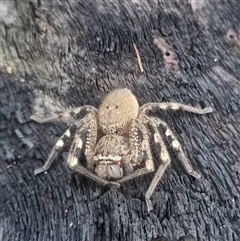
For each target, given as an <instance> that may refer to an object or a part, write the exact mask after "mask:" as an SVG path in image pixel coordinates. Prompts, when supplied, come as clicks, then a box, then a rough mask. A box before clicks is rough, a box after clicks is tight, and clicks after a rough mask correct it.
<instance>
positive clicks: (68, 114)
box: [30, 105, 97, 124]
mask: <svg viewBox="0 0 240 241" xmlns="http://www.w3.org/2000/svg"><path fill="white" fill-rule="evenodd" d="M82 111H85V112H95V113H96V112H97V109H96V108H94V107H93V106H90V105H85V106H81V107H77V108H74V109H71V110H67V111H64V112H60V113H58V114H51V116H50V117H48V118H45V117H44V115H43V116H39V115H35V114H34V115H31V116H30V119H31V120H34V121H36V122H38V123H40V124H43V123H47V122H52V121H64V122H66V123H69V122H73V121H72V120H71V119H79V116H80V114H81V112H82Z"/></svg>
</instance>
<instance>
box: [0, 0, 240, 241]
mask: <svg viewBox="0 0 240 241" xmlns="http://www.w3.org/2000/svg"><path fill="white" fill-rule="evenodd" d="M37 2H38V3H37ZM37 2H36V1H35V2H31V3H29V2H28V1H17V0H11V1H1V3H0V9H1V16H0V35H1V39H0V41H1V45H0V46H1V47H0V59H1V61H0V69H1V72H0V95H1V99H0V130H1V131H0V146H1V148H0V190H1V194H0V240H3V241H8V240H9V241H10V240H11V241H12V240H20V241H25V240H57V241H59V240H91V241H92V240H134V241H135V240H173V241H175V240H200V241H201V240H204V241H206V240H209V241H217V240H228V241H237V240H240V231H239V230H240V229H239V227H240V211H239V204H240V203H239V198H240V189H239V188H240V183H239V175H240V111H239V110H240V83H239V80H240V74H239V69H240V14H239V12H240V5H239V2H238V0H225V1H211V2H209V3H208V2H206V1H193V0H189V1H181V2H174V1H169V0H168V1H159V2H158V1H149V3H147V2H148V1H142V2H138V1H110V2H109V1H101V0H99V1H69V0H68V1H67V0H66V1H46V0H38V1H37ZM133 43H135V45H136V47H137V49H138V51H139V54H140V57H141V61H142V64H143V68H144V72H143V73H142V72H141V71H140V69H139V66H138V61H137V56H136V52H135V50H134V47H133ZM120 87H128V88H130V89H131V90H132V91H133V93H134V94H136V96H137V97H138V99H139V103H140V104H144V103H146V102H157V101H158V102H160V101H177V102H182V103H185V104H191V105H193V106H199V107H206V106H212V107H213V108H214V113H213V114H208V115H204V116H197V115H194V114H190V113H185V112H182V111H179V112H164V111H157V112H156V113H153V115H156V116H159V117H161V118H163V119H164V120H165V121H167V122H168V123H169V125H170V126H171V128H172V130H173V131H174V133H175V134H177V136H178V138H179V140H180V141H181V143H182V144H183V147H184V150H185V152H186V154H187V155H188V157H189V159H190V160H191V162H192V163H193V164H194V166H195V168H196V170H199V171H200V172H201V174H202V178H201V179H200V180H195V179H194V178H192V177H191V176H189V175H188V174H187V173H186V172H185V170H184V168H183V167H182V165H181V162H180V161H179V160H178V159H177V158H176V156H175V155H174V152H173V151H171V156H172V164H171V167H170V168H168V170H167V172H166V173H165V175H164V178H163V179H162V180H161V183H160V184H159V185H158V187H157V190H156V192H155V194H154V195H153V198H152V201H153V205H154V210H153V212H151V213H150V214H148V213H147V210H146V204H145V200H144V194H145V192H146V190H147V188H148V186H149V184H150V182H151V180H152V178H153V175H154V174H149V175H147V176H144V177H141V178H139V179H137V180H134V181H131V182H129V183H126V184H124V185H123V186H122V187H121V188H120V189H119V190H109V189H108V188H104V187H101V186H98V185H96V184H95V183H94V182H92V181H90V180H88V179H87V178H84V177H82V176H78V175H76V174H71V172H70V170H69V169H68V168H67V167H66V165H65V164H64V162H63V160H64V159H66V155H67V153H63V155H62V156H61V157H60V158H59V160H58V161H55V162H54V164H53V165H52V167H51V168H50V170H49V171H48V172H47V173H46V174H42V175H39V176H34V175H33V171H34V169H36V168H37V167H40V166H41V165H42V164H43V162H44V160H45V159H46V157H47V155H48V154H49V151H50V149H51V148H52V146H53V145H54V142H55V141H56V140H57V138H58V137H59V136H60V135H61V133H63V131H64V129H65V128H66V126H65V125H64V124H55V125H54V124H44V125H39V124H37V123H34V122H33V121H31V120H30V119H29V117H30V116H31V114H32V113H33V112H34V113H35V112H41V111H45V112H48V111H50V110H53V109H54V110H63V109H67V108H70V107H74V106H81V105H84V104H89V105H93V106H98V105H99V103H100V101H101V99H102V98H103V97H104V96H105V95H106V93H108V92H109V91H110V90H112V89H115V88H120ZM169 148H170V147H169ZM170 150H171V149H170ZM154 156H155V161H156V163H157V161H158V158H157V153H155V155H154Z"/></svg>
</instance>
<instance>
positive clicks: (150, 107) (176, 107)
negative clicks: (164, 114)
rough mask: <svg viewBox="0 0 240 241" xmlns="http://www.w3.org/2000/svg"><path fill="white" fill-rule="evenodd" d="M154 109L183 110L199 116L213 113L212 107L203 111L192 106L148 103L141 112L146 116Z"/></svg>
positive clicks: (172, 103) (171, 103) (174, 103)
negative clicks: (148, 111)
mask: <svg viewBox="0 0 240 241" xmlns="http://www.w3.org/2000/svg"><path fill="white" fill-rule="evenodd" d="M154 108H160V109H162V110H167V109H170V110H180V109H181V110H184V111H187V112H191V113H195V114H199V115H204V114H207V113H211V112H213V109H212V107H207V108H204V109H201V108H197V107H193V106H190V105H184V104H181V103H176V102H165V103H164V102H162V103H147V104H145V105H143V106H142V107H141V108H140V112H141V113H142V114H145V113H146V111H147V110H153V109H154Z"/></svg>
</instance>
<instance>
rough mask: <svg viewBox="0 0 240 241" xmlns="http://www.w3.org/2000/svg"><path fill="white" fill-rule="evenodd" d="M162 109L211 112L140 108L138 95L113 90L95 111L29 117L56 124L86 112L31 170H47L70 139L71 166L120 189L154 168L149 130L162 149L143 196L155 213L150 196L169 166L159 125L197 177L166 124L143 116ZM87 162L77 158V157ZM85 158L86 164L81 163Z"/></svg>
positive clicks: (151, 105) (154, 105) (85, 108)
mask: <svg viewBox="0 0 240 241" xmlns="http://www.w3.org/2000/svg"><path fill="white" fill-rule="evenodd" d="M155 108H160V109H163V110H166V109H171V110H179V109H182V110H185V111H188V112H192V113H196V114H206V113H211V112H212V108H211V107H208V108H205V109H200V108H195V107H192V106H188V105H183V104H180V103H147V104H145V105H143V106H142V107H140V108H139V105H138V102H137V99H136V97H135V96H134V95H133V94H132V93H131V91H130V90H128V89H117V90H114V91H112V92H111V93H109V94H108V95H107V96H106V97H105V99H104V100H103V102H102V104H101V106H100V107H99V109H98V110H97V109H96V108H94V107H92V106H82V107H78V108H75V109H72V110H70V111H66V112H62V113H61V114H55V115H52V116H51V117H50V118H47V119H46V118H44V117H39V116H37V115H33V116H31V119H32V120H34V121H36V122H38V123H46V122H49V121H54V120H66V119H68V118H70V117H75V118H76V119H77V117H78V116H79V114H80V112H82V111H86V112H87V114H86V115H85V117H84V118H80V119H78V120H76V121H75V122H74V123H73V124H72V125H71V126H70V128H69V129H68V130H66V131H65V132H64V134H63V135H62V136H61V137H60V139H59V140H58V141H57V143H56V144H55V146H54V147H53V149H52V151H51V153H50V155H49V157H48V159H47V161H46V163H45V164H44V166H43V167H41V168H38V169H36V170H35V172H34V174H35V175H37V174H39V173H41V172H44V171H46V170H48V169H49V167H50V166H51V164H52V162H53V161H54V159H55V158H56V157H57V155H58V153H59V152H60V151H61V150H62V149H63V147H64V146H65V144H66V141H68V140H72V138H71V137H73V140H72V144H71V148H70V151H69V154H68V159H67V164H68V166H69V168H71V169H73V170H74V171H76V172H77V173H80V174H82V175H84V176H86V177H88V178H91V179H92V180H94V181H96V182H97V183H99V184H101V185H109V186H111V187H119V186H120V184H121V183H124V182H126V181H129V180H130V179H133V178H136V177H139V176H142V175H144V174H146V173H149V172H153V171H154V170H155V167H154V163H153V158H152V154H151V150H150V144H149V127H151V129H152V130H153V131H154V133H153V140H154V142H155V144H156V145H158V147H160V148H159V150H160V153H159V155H160V159H161V160H162V164H161V165H160V166H159V167H158V169H157V171H156V174H155V176H154V178H153V180H152V182H151V184H150V186H149V188H148V190H147V192H146V194H145V198H146V203H147V208H148V211H151V210H152V209H153V207H152V203H151V201H150V197H151V196H152V194H153V192H154V190H155V188H156V186H157V184H158V182H159V180H160V179H161V177H162V175H163V173H164V172H165V170H166V168H167V167H168V165H169V164H170V162H171V159H170V156H169V153H168V151H167V148H166V145H165V144H164V141H163V138H162V136H161V135H160V133H159V130H158V126H161V127H162V128H163V129H164V134H165V136H166V138H167V139H168V140H170V142H171V145H172V147H173V149H174V150H175V151H177V153H178V155H179V157H180V159H181V160H182V163H183V165H184V167H185V169H186V171H187V172H188V173H189V174H190V175H192V176H194V177H195V178H200V177H201V175H200V174H199V173H198V172H196V171H194V169H193V167H192V165H191V163H190V162H189V160H188V159H187V157H186V156H185V154H184V152H183V150H182V147H181V145H180V143H179V141H178V140H177V138H176V137H175V136H174V134H173V133H172V131H171V130H170V128H169V127H168V125H167V123H166V122H164V121H162V120H160V119H159V118H156V117H151V116H148V115H147V114H146V112H147V111H148V110H153V109H155ZM82 152H83V153H84V155H85V158H81V159H80V155H81V153H82ZM83 160H86V164H84V162H83Z"/></svg>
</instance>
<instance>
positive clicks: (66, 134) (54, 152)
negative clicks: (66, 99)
mask: <svg viewBox="0 0 240 241" xmlns="http://www.w3.org/2000/svg"><path fill="white" fill-rule="evenodd" d="M76 129H77V125H76V124H72V125H71V126H70V127H69V129H67V130H66V131H65V132H64V134H63V135H62V136H61V137H60V138H59V139H58V141H57V142H56V144H55V146H54V147H53V149H52V150H51V152H50V154H49V156H48V158H47V160H46V162H45V164H44V165H43V166H42V167H40V168H37V169H36V170H35V171H34V175H37V174H40V173H42V172H45V171H47V170H48V169H49V168H50V166H51V165H52V163H53V161H54V160H55V158H56V157H57V156H58V154H59V152H61V151H62V149H63V148H64V146H65V145H66V142H67V141H68V140H69V139H70V138H71V137H72V135H73V134H74V133H75V131H76Z"/></svg>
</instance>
